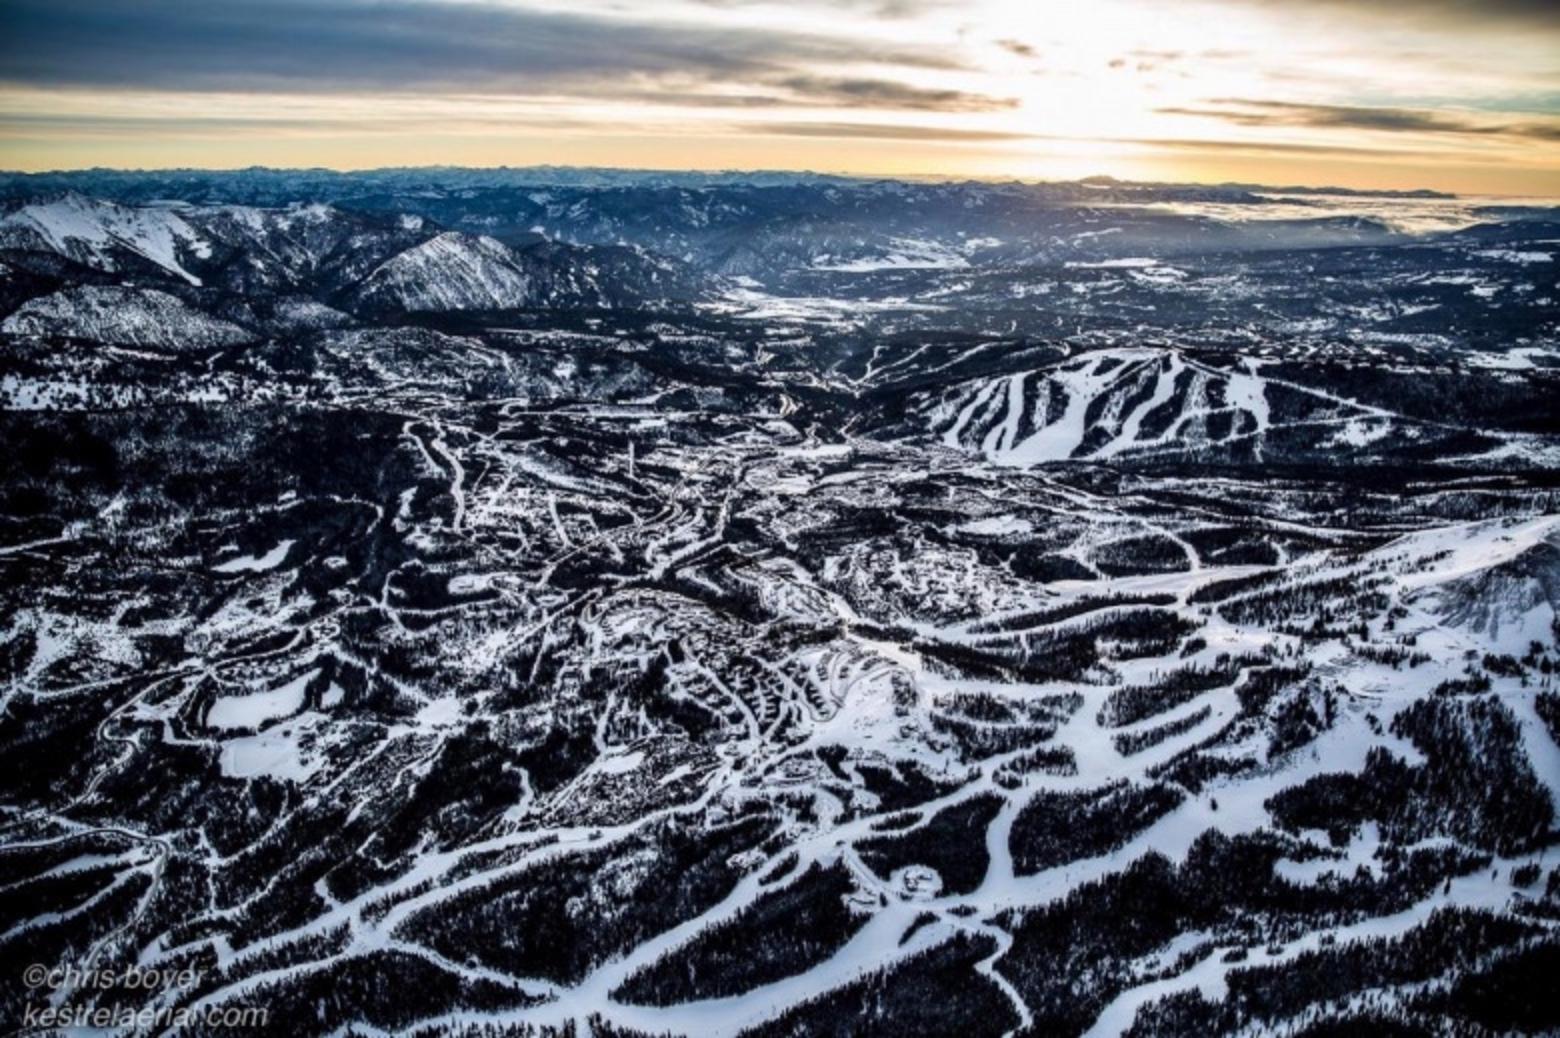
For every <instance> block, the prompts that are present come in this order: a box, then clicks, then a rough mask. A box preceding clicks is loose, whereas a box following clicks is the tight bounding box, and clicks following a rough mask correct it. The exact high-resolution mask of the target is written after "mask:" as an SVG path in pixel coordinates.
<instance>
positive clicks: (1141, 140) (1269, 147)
mask: <svg viewBox="0 0 1560 1038" xmlns="http://www.w3.org/2000/svg"><path fill="white" fill-rule="evenodd" d="M1114 143H1117V144H1141V145H1146V146H1148V147H1152V148H1162V149H1165V150H1168V151H1195V152H1213V153H1223V154H1231V155H1233V154H1242V153H1248V154H1251V153H1254V154H1263V155H1314V156H1317V157H1324V156H1327V155H1349V156H1357V155H1364V156H1375V157H1377V158H1381V157H1384V156H1393V155H1395V156H1400V157H1403V156H1410V155H1417V154H1420V153H1419V152H1414V151H1400V150H1396V149H1388V148H1349V147H1342V146H1339V145H1333V144H1290V143H1286V142H1283V141H1224V140H1198V139H1195V138H1174V137H1171V138H1166V137H1132V138H1125V137H1124V138H1120V139H1119V140H1116V141H1115V142H1114Z"/></svg>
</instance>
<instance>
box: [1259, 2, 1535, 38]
mask: <svg viewBox="0 0 1560 1038" xmlns="http://www.w3.org/2000/svg"><path fill="white" fill-rule="evenodd" d="M1233 2H1236V3H1243V4H1246V5H1248V6H1254V7H1263V8H1268V9H1270V10H1273V11H1278V12H1282V13H1284V14H1286V15H1287V14H1293V13H1295V12H1296V11H1297V10H1299V9H1303V10H1305V11H1323V12H1332V13H1339V14H1345V15H1352V16H1356V17H1360V18H1364V19H1372V20H1377V21H1391V22H1393V23H1395V24H1397V25H1400V26H1403V27H1404V28H1418V27H1426V26H1429V27H1436V28H1457V29H1471V30H1475V31H1477V30H1485V29H1492V28H1522V27H1527V28H1537V29H1544V30H1548V31H1550V32H1560V3H1556V2H1555V0H1306V3H1305V4H1304V5H1300V6H1297V5H1296V4H1295V3H1294V0H1233Z"/></svg>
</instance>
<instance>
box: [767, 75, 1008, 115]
mask: <svg viewBox="0 0 1560 1038" xmlns="http://www.w3.org/2000/svg"><path fill="white" fill-rule="evenodd" d="M766 82H767V83H768V85H771V86H779V87H784V88H785V89H787V90H791V91H794V92H795V93H796V94H797V95H799V96H800V97H801V98H802V99H804V100H806V101H810V102H816V103H825V104H828V103H833V104H839V105H842V106H844V107H847V108H898V109H907V110H920V111H936V112H992V111H1000V110H1003V109H1008V108H1016V107H1017V106H1018V101H1017V100H1016V99H1015V98H1010V97H990V96H987V95H985V94H972V93H967V92H965V91H963V90H930V89H926V88H924V87H917V86H910V85H909V84H906V83H897V82H894V81H892V80H886V79H855V78H849V77H834V76H817V75H810V74H805V73H799V74H797V75H791V76H782V77H779V78H777V79H773V80H767V81H766Z"/></svg>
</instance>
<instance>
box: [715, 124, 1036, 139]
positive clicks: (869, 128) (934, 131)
mask: <svg viewBox="0 0 1560 1038" xmlns="http://www.w3.org/2000/svg"><path fill="white" fill-rule="evenodd" d="M742 129H743V130H744V131H745V132H747V133H754V134H772V135H779V136H782V137H840V138H845V139H856V140H894V141H1022V140H1035V139H1037V138H1036V137H1035V135H1034V134H1028V133H1006V132H1004V131H1001V130H959V129H948V128H945V127H941V126H891V125H886V124H884V123H751V124H749V125H747V126H744V127H742Z"/></svg>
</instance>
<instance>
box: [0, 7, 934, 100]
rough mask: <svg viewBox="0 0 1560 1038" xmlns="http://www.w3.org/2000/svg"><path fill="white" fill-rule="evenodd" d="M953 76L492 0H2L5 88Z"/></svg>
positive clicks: (345, 89) (894, 59)
mask: <svg viewBox="0 0 1560 1038" xmlns="http://www.w3.org/2000/svg"><path fill="white" fill-rule="evenodd" d="M822 61H827V62H863V61H864V62H874V63H881V64H886V65H899V66H908V67H917V68H956V67H959V65H958V63H957V62H955V61H953V60H951V59H950V58H949V57H948V56H947V55H946V54H945V53H934V52H931V51H924V50H916V49H913V48H904V47H888V46H876V45H874V44H872V43H871V42H869V41H862V40H853V39H842V38H835V37H828V36H822V35H816V34H809V33H784V32H773V31H762V32H761V31H757V30H746V29H717V28H708V29H689V28H687V27H685V26H683V27H678V26H671V25H666V24H657V23H652V22H631V21H625V20H617V19H607V18H593V17H587V16H584V15H574V14H565V13H555V12H542V11H534V10H526V9H524V8H518V7H510V6H501V5H498V4H493V3H488V2H482V0H437V2H419V0H213V2H208V3H190V2H187V0H134V2H126V0H5V2H4V3H3V4H0V80H3V81H6V82H10V83H21V84H28V85H35V86H98V87H120V88H144V89H154V90H156V89H161V90H197V91H199V90H234V91H272V92H298V93H305V92H307V93H332V92H340V93H351V92H357V91H363V92H395V91H423V92H426V91H430V90H450V91H471V92H481V91H502V92H511V93H515V92H527V91H533V92H540V91H544V90H555V89H558V90H566V89H567V88H568V87H570V86H571V85H573V84H580V83H587V84H588V83H590V82H593V81H610V82H615V83H617V84H618V85H620V86H621V85H624V84H625V82H627V81H629V80H632V79H633V78H634V77H639V78H640V79H655V78H657V77H667V78H675V79H677V80H679V81H683V82H687V81H695V82H708V81H720V82H732V81H744V80H748V81H750V80H752V79H754V78H756V77H759V76H761V75H771V76H772V75H777V74H780V73H783V72H785V71H788V70H794V69H797V68H799V67H804V66H805V65H806V64H807V63H809V62H822Z"/></svg>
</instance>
